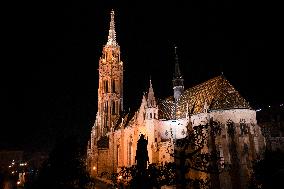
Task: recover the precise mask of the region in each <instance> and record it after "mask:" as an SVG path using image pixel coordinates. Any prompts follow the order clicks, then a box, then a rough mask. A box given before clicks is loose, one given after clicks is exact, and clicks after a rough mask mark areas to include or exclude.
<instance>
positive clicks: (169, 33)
mask: <svg viewBox="0 0 284 189" xmlns="http://www.w3.org/2000/svg"><path fill="white" fill-rule="evenodd" d="M102 2H104V3H98V2H97V1H85V0H73V1H47V2H24V3H22V4H21V5H19V6H17V7H19V10H16V9H13V8H12V10H11V11H7V12H8V13H7V15H6V17H5V21H4V22H5V24H6V23H7V26H6V25H5V26H6V27H3V28H2V30H4V31H5V35H4V41H5V42H4V51H3V52H4V55H6V56H5V57H7V58H3V59H2V65H1V67H3V68H4V69H2V71H3V74H1V76H2V77H3V79H2V82H3V85H2V90H1V91H2V92H1V94H2V98H1V108H2V112H4V113H2V116H3V118H4V119H3V120H2V126H1V132H0V149H15V148H19V149H27V150H45V149H50V147H52V145H53V144H54V141H55V140H56V139H57V138H62V137H64V136H68V135H71V134H76V135H79V136H80V137H82V138H85V139H87V137H89V133H90V129H91V126H92V124H93V122H94V120H95V116H96V111H97V83H98V73H97V68H98V60H99V57H100V56H101V51H102V47H103V45H104V44H105V43H106V41H107V35H108V29H109V20H110V10H111V9H112V8H113V9H114V10H115V13H116V16H115V21H116V32H117V41H118V43H119V44H120V46H121V57H122V60H123V61H124V68H125V72H124V80H125V83H124V102H125V107H126V108H127V109H128V108H129V107H130V108H131V109H135V108H136V107H137V106H138V105H139V103H140V102H141V96H142V92H143V91H145V90H146V89H147V88H148V84H149V78H150V76H151V78H152V83H153V87H154V91H155V94H156V96H158V97H160V98H163V97H166V96H169V95H172V85H171V80H172V75H173V68H174V57H173V54H174V48H173V46H174V44H176V45H177V46H178V54H179V61H180V67H181V71H182V73H183V75H184V78H185V88H189V87H191V86H194V85H195V84H198V83H201V82H203V81H206V80H208V79H210V78H212V77H215V76H218V75H220V74H221V72H223V73H224V75H225V77H226V78H227V79H228V80H229V81H230V82H231V84H233V85H234V87H235V88H236V89H237V90H238V91H239V92H240V94H241V95H242V96H243V97H245V98H246V99H247V100H248V101H249V102H250V104H251V105H252V106H253V107H254V108H258V107H262V106H267V105H269V104H270V105H273V104H280V103H283V96H284V94H283V92H282V91H283V89H282V88H283V70H282V69H281V68H280V67H281V64H283V57H282V56H281V54H282V52H280V49H282V47H281V44H282V43H281V42H280V36H281V35H282V34H283V32H282V31H281V30H280V28H281V26H282V25H283V21H282V20H280V18H281V17H280V13H281V12H282V11H281V10H280V6H279V5H276V4H272V2H269V1H249V2H247V1H243V2H242V1H235V2H234V1H214V0H212V1H198V2H196V1H188V0H187V1H169V2H163V1H162V2H161V3H160V4H158V3H156V4H153V2H154V1H153V2H151V1H147V0H146V1H145V0H144V1H140V2H134V1H129V2H128V1H126V0H124V1H121V2H122V3H121V2H119V1H102ZM25 3H28V4H25ZM280 34H281V35H280ZM4 65H6V66H4ZM281 90H282V91H281Z"/></svg>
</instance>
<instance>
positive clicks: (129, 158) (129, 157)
mask: <svg viewBox="0 0 284 189" xmlns="http://www.w3.org/2000/svg"><path fill="white" fill-rule="evenodd" d="M131 156H132V142H129V145H128V165H131Z"/></svg>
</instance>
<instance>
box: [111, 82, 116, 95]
mask: <svg viewBox="0 0 284 189" xmlns="http://www.w3.org/2000/svg"><path fill="white" fill-rule="evenodd" d="M111 92H113V93H115V80H114V79H113V80H112V83H111Z"/></svg>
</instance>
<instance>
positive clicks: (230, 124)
mask: <svg viewBox="0 0 284 189" xmlns="http://www.w3.org/2000/svg"><path fill="white" fill-rule="evenodd" d="M227 126H228V130H227V132H228V134H229V136H230V137H233V136H234V135H235V133H236V130H235V125H234V123H233V121H232V120H228V121H227Z"/></svg>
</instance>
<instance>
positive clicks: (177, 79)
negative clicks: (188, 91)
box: [173, 46, 184, 102]
mask: <svg viewBox="0 0 284 189" xmlns="http://www.w3.org/2000/svg"><path fill="white" fill-rule="evenodd" d="M173 89H174V98H175V102H177V101H178V100H179V98H180V95H181V94H182V93H183V89H184V85H183V78H182V75H181V73H180V69H179V64H178V55H177V47H176V46H175V72H174V77H173Z"/></svg>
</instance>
